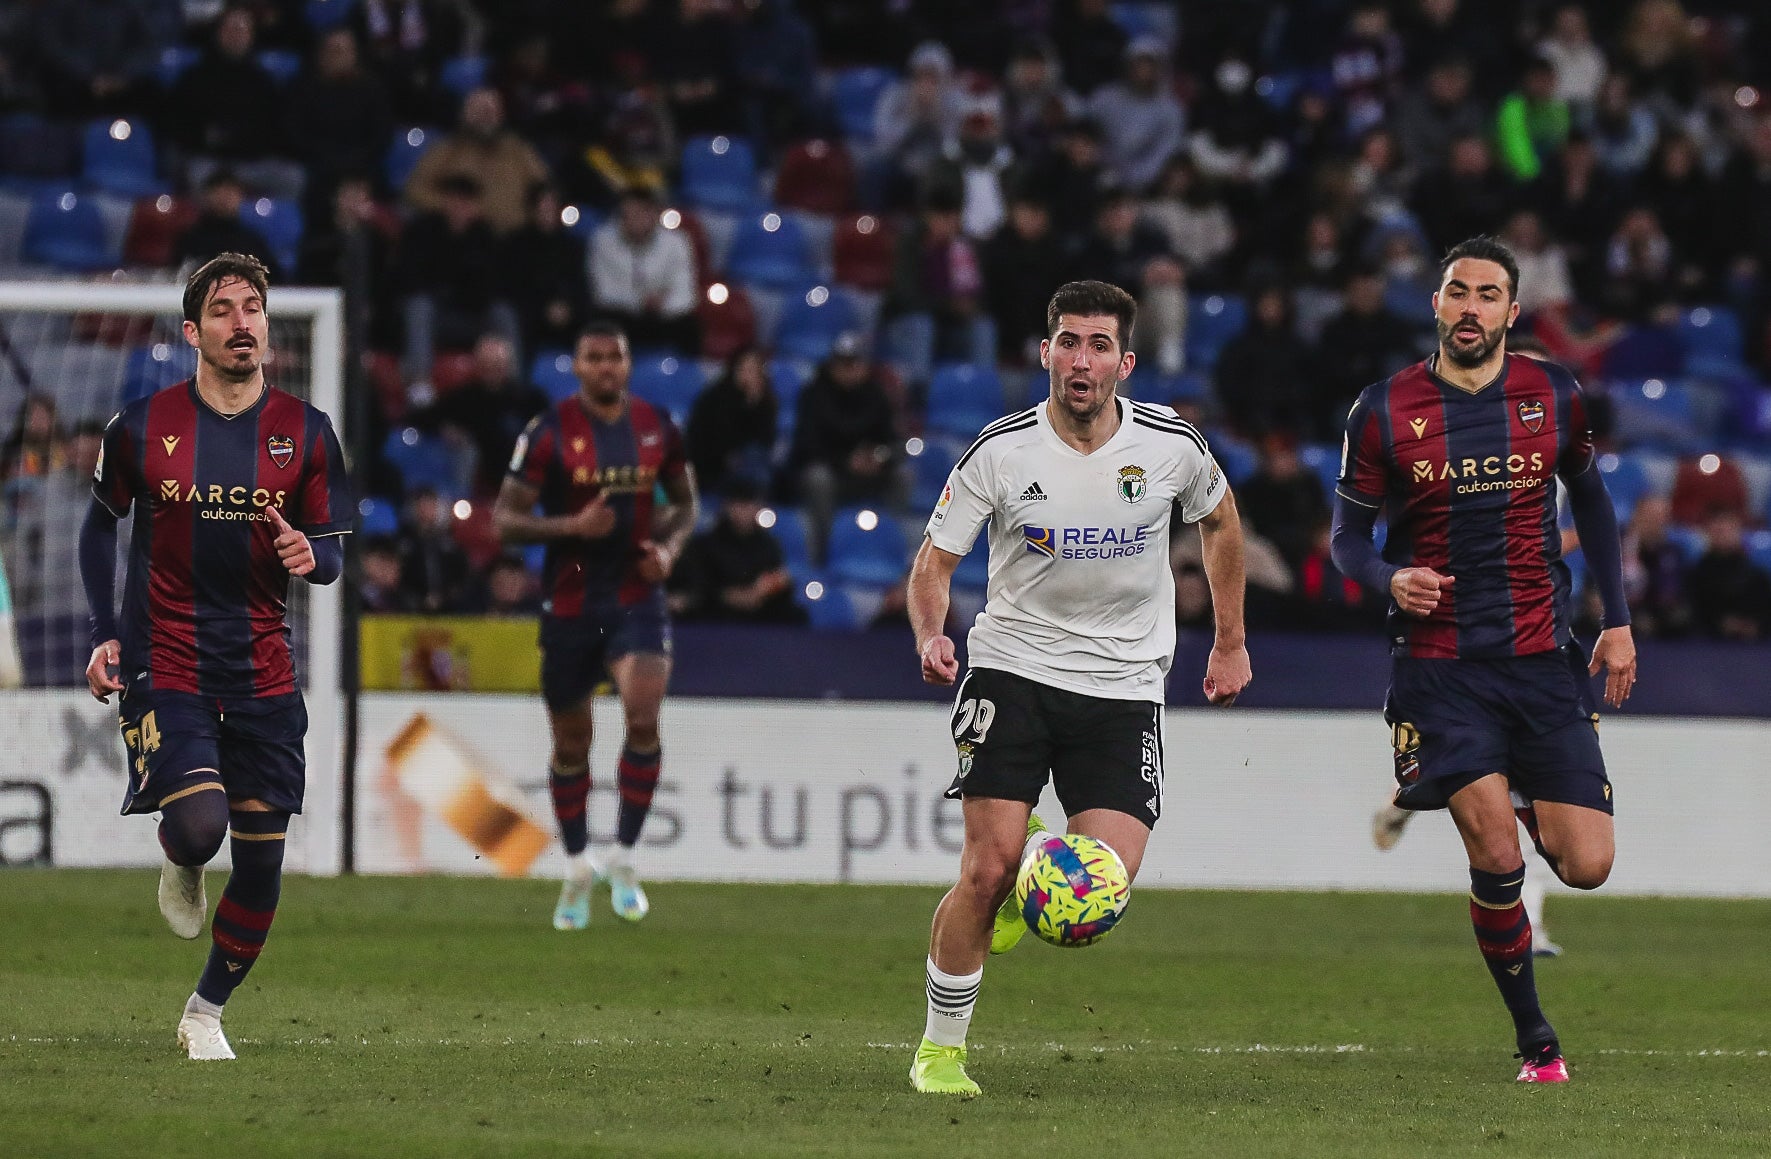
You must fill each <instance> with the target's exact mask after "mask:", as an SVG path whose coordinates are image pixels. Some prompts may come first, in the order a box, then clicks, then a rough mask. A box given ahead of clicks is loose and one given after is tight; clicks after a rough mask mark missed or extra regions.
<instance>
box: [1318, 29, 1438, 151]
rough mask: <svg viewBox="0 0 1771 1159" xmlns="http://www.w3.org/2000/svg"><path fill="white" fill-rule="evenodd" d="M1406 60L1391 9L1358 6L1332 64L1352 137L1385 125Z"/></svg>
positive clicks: (1346, 127)
mask: <svg viewBox="0 0 1771 1159" xmlns="http://www.w3.org/2000/svg"><path fill="white" fill-rule="evenodd" d="M1443 43H1446V44H1455V43H1457V42H1456V41H1455V40H1446V41H1444V42H1443ZM1402 60H1403V49H1402V40H1401V38H1400V37H1398V36H1397V35H1396V32H1395V30H1394V29H1393V28H1391V27H1390V13H1389V10H1388V9H1387V8H1385V7H1384V5H1383V4H1381V3H1378V2H1376V0H1360V2H1359V3H1356V4H1355V5H1354V6H1353V9H1352V11H1351V12H1350V13H1349V14H1348V16H1347V28H1346V32H1345V33H1344V34H1343V35H1342V37H1341V42H1340V44H1339V45H1337V46H1336V48H1335V50H1334V58H1333V60H1332V61H1330V63H1329V70H1330V72H1331V73H1332V75H1333V77H1334V87H1335V90H1336V92H1337V94H1338V95H1339V97H1340V105H1341V108H1342V110H1343V111H1344V114H1345V117H1346V122H1345V132H1346V134H1347V136H1349V137H1354V138H1357V137H1359V136H1360V135H1362V134H1363V133H1364V132H1365V131H1366V130H1367V129H1369V128H1371V127H1372V126H1373V125H1376V124H1379V123H1381V122H1382V121H1383V120H1384V118H1385V116H1386V115H1387V114H1388V111H1389V106H1390V101H1391V100H1392V99H1393V98H1394V96H1395V89H1396V87H1397V85H1398V84H1399V83H1400V81H1401V76H1402Z"/></svg>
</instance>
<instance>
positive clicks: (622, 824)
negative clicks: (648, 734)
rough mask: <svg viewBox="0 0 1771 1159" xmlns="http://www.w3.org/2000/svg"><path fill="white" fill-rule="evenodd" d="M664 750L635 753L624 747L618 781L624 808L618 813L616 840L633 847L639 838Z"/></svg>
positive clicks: (617, 775)
mask: <svg viewBox="0 0 1771 1159" xmlns="http://www.w3.org/2000/svg"><path fill="white" fill-rule="evenodd" d="M663 755H664V753H663V750H661V749H654V750H652V751H651V752H649V753H636V752H634V751H633V750H632V749H631V748H624V749H622V750H621V764H620V765H618V766H617V767H616V770H615V780H616V784H617V785H618V786H619V787H620V789H621V808H620V811H619V812H618V813H617V814H616V816H615V839H616V840H617V841H619V842H620V843H621V844H622V845H623V846H624V847H626V848H628V849H632V848H633V847H634V844H635V843H636V842H638V841H639V839H640V829H641V828H643V827H644V826H645V823H646V814H648V813H650V812H651V811H652V794H653V793H655V792H657V790H658V768H659V760H660V758H661V757H663Z"/></svg>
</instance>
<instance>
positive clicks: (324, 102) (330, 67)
mask: <svg viewBox="0 0 1771 1159" xmlns="http://www.w3.org/2000/svg"><path fill="white" fill-rule="evenodd" d="M284 108H286V109H287V110H288V117H287V120H288V125H289V130H288V139H289V143H290V145H291V147H292V148H293V149H294V150H295V152H296V156H297V157H298V158H299V159H300V160H301V161H302V162H303V164H305V165H306V166H307V193H306V204H307V206H308V207H309V209H310V212H309V215H308V216H310V217H316V218H317V217H323V216H324V215H325V211H326V210H327V209H329V207H330V206H331V204H332V195H333V192H334V190H336V189H337V187H338V183H339V182H340V181H343V180H344V179H345V178H347V177H366V176H370V175H374V174H379V173H380V172H381V163H382V159H383V157H385V156H386V154H387V146H388V141H389V140H391V139H392V137H393V114H392V113H391V112H390V111H389V110H388V103H387V93H386V92H385V91H384V90H383V88H382V85H381V82H380V81H379V80H377V79H376V78H375V77H373V76H371V75H370V74H369V73H367V72H365V71H364V70H363V68H362V66H361V64H360V63H359V60H358V57H357V38H356V36H355V34H353V33H352V32H351V30H350V29H349V28H345V27H340V28H334V29H332V30H331V31H329V32H326V33H325V34H324V35H322V36H321V37H320V43H319V47H318V48H317V49H316V50H315V53H314V64H313V68H312V70H311V71H309V72H307V73H305V74H303V75H302V76H301V77H298V78H297V79H296V81H295V83H294V84H293V85H291V86H290V89H289V96H288V100H287V101H286V102H285V104H284ZM316 208H317V209H319V210H320V212H313V210H315V209H316Z"/></svg>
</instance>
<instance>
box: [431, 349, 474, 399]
mask: <svg viewBox="0 0 1771 1159" xmlns="http://www.w3.org/2000/svg"><path fill="white" fill-rule="evenodd" d="M473 373H474V365H473V354H472V352H470V351H467V350H439V351H437V352H436V355H435V356H434V357H433V358H432V359H431V363H430V385H431V389H433V390H435V391H436V392H437V393H438V394H448V393H449V392H450V391H453V390H455V389H457V388H459V387H460V386H462V385H463V384H464V383H466V382H467V380H468V379H470V378H472V377H473Z"/></svg>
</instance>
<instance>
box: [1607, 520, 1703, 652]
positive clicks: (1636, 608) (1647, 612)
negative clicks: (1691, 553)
mask: <svg viewBox="0 0 1771 1159" xmlns="http://www.w3.org/2000/svg"><path fill="white" fill-rule="evenodd" d="M1671 516H1672V505H1671V504H1670V503H1668V502H1667V501H1666V499H1665V498H1664V497H1662V496H1659V495H1644V496H1642V498H1641V499H1640V500H1638V501H1637V503H1636V509H1635V511H1633V512H1631V514H1630V521H1629V526H1628V527H1627V528H1626V529H1625V532H1624V539H1623V583H1624V592H1625V594H1626V595H1627V596H1628V598H1629V602H1630V627H1631V628H1632V630H1633V631H1634V632H1635V633H1636V634H1637V635H1641V636H1682V635H1684V634H1685V633H1686V632H1688V631H1690V630H1691V620H1692V615H1691V602H1690V600H1689V598H1688V597H1687V594H1686V581H1685V553H1684V552H1683V551H1682V550H1680V548H1679V545H1678V544H1676V543H1674V542H1673V541H1672V540H1671V539H1670V538H1668V536H1667V527H1668V525H1669V524H1670V523H1671Z"/></svg>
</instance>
